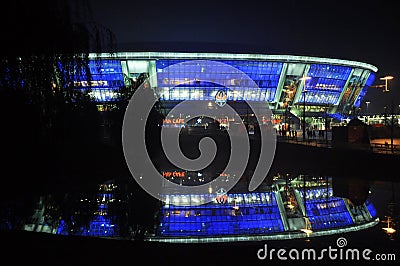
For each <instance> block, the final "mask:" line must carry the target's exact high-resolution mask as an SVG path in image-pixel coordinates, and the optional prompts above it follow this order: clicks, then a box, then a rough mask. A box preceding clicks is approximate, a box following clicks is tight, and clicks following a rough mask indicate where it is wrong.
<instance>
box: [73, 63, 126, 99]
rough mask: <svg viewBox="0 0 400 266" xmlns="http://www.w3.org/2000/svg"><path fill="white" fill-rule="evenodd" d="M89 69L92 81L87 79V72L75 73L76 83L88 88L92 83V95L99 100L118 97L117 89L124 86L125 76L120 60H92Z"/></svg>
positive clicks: (77, 85)
mask: <svg viewBox="0 0 400 266" xmlns="http://www.w3.org/2000/svg"><path fill="white" fill-rule="evenodd" d="M89 70H90V74H91V78H92V80H91V81H88V80H87V77H86V73H85V71H83V73H81V74H80V75H75V77H74V85H75V87H77V88H80V89H88V88H89V87H90V85H91V93H90V94H91V95H92V96H93V97H94V98H95V99H96V100H97V101H99V102H108V101H113V100H115V99H116V96H117V94H116V92H115V91H116V90H117V89H119V88H120V87H122V86H124V76H123V74H122V66H121V62H120V61H119V60H90V61H89Z"/></svg>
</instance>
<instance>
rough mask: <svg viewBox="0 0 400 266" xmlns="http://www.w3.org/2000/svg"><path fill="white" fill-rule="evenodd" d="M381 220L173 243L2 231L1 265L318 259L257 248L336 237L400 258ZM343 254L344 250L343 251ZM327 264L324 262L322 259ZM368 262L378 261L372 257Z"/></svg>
mask: <svg viewBox="0 0 400 266" xmlns="http://www.w3.org/2000/svg"><path fill="white" fill-rule="evenodd" d="M381 227H382V226H381V224H379V225H377V226H376V227H374V228H371V229H367V230H364V231H359V232H353V233H347V234H343V235H333V236H327V237H316V238H311V239H310V241H306V240H304V239H296V240H284V241H267V242H251V243H223V244H168V243H154V242H142V241H129V240H115V239H99V238H90V237H74V236H70V237H67V236H60V235H51V234H46V233H31V232H23V231H19V232H17V231H16V232H11V231H2V232H0V235H1V236H0V239H1V244H2V252H1V265H4V266H5V265H268V264H270V265H271V263H273V264H274V265H275V264H289V263H290V264H293V263H301V264H304V262H306V263H312V262H315V261H312V260H308V259H305V260H292V259H290V258H288V260H286V261H282V260H279V259H278V258H277V255H276V251H275V252H274V253H273V257H274V259H273V260H272V261H271V260H270V259H269V258H266V259H264V260H260V259H258V258H257V251H258V250H259V249H261V248H263V247H264V245H265V244H267V247H268V250H271V249H276V250H278V249H280V248H283V249H286V250H287V252H286V257H288V252H289V251H290V250H291V249H297V250H299V251H300V252H301V251H302V250H303V249H307V248H308V249H315V250H316V251H317V254H320V251H321V249H323V248H328V247H329V246H331V247H332V248H338V246H337V244H336V240H337V239H338V238H339V237H345V238H346V240H347V246H346V247H344V248H343V249H345V248H348V249H350V248H353V249H354V248H356V249H358V250H360V252H362V251H363V250H364V249H366V248H369V249H371V250H372V253H371V254H370V255H369V256H370V257H373V256H374V255H375V254H377V253H384V254H395V256H396V260H399V259H400V252H399V250H400V243H399V240H398V238H396V239H395V240H390V239H389V238H388V237H387V236H386V235H385V234H384V233H383V232H382V230H381ZM338 254H339V253H338ZM324 260H325V261H330V262H331V263H334V264H354V263H356V261H354V260H350V259H348V260H345V259H342V260H340V259H335V260H331V259H330V258H329V257H328V254H325V256H324ZM317 262H319V263H321V261H319V260H317ZM359 262H362V263H368V264H369V263H374V264H375V263H376V262H377V261H376V260H374V261H372V260H371V261H366V260H364V259H363V258H362V257H361V258H360V261H359ZM394 263H395V261H393V260H391V261H380V262H379V264H380V265H391V264H394Z"/></svg>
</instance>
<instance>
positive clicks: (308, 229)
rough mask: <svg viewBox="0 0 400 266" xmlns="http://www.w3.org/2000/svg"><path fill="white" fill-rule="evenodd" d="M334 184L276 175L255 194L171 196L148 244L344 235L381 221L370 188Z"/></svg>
mask: <svg viewBox="0 0 400 266" xmlns="http://www.w3.org/2000/svg"><path fill="white" fill-rule="evenodd" d="M335 181H337V182H336V183H335V182H334V180H333V179H332V178H327V177H312V176H306V175H299V176H296V177H294V178H289V177H288V176H279V175H278V176H276V177H274V179H273V181H272V182H270V184H268V185H264V186H262V187H261V188H260V189H258V190H257V191H255V192H251V193H240V192H237V193H236V192H229V193H228V192H226V191H224V189H223V188H221V189H220V190H218V191H217V192H215V193H210V194H207V195H173V194H169V193H168V195H166V196H165V204H163V205H162V207H161V209H160V211H159V215H158V217H157V226H156V232H155V233H154V235H152V236H149V237H148V238H147V240H149V241H161V242H178V243H193V242H229V241H257V240H282V239H293V238H307V237H313V236H323V235H332V234H340V233H345V232H351V231H358V230H363V229H367V228H370V227H373V226H375V225H377V224H378V223H379V218H378V216H377V211H376V209H375V207H374V206H373V204H372V203H371V201H370V200H369V198H368V196H369V194H370V190H369V187H368V186H366V187H363V186H360V184H357V188H358V191H351V186H350V187H346V186H344V184H340V182H341V181H340V180H335ZM210 201H211V202H210ZM182 202H183V203H184V204H182ZM199 202H209V203H205V204H200V205H199ZM191 203H192V204H191Z"/></svg>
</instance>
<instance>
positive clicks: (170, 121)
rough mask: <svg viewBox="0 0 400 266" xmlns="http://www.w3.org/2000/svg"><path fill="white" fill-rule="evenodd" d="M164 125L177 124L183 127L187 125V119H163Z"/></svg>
mask: <svg viewBox="0 0 400 266" xmlns="http://www.w3.org/2000/svg"><path fill="white" fill-rule="evenodd" d="M163 124H164V125H166V124H177V125H183V124H185V119H183V118H174V119H169V118H167V119H163Z"/></svg>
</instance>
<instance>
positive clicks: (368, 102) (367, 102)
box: [365, 101, 371, 115]
mask: <svg viewBox="0 0 400 266" xmlns="http://www.w3.org/2000/svg"><path fill="white" fill-rule="evenodd" d="M365 103H366V104H367V115H368V114H369V113H368V106H369V104H370V103H371V102H370V101H366V102H365Z"/></svg>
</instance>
